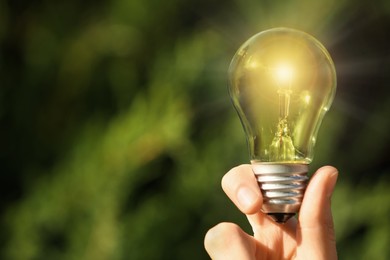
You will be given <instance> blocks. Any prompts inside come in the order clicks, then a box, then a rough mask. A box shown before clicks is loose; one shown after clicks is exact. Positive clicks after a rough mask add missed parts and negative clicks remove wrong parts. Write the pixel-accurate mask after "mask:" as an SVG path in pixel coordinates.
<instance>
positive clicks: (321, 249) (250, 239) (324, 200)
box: [204, 165, 338, 260]
mask: <svg viewBox="0 0 390 260" xmlns="http://www.w3.org/2000/svg"><path fill="white" fill-rule="evenodd" d="M337 176H338V172H337V169H335V168H333V167H331V166H325V167H322V168H320V169H319V170H318V171H317V172H316V173H315V174H314V176H313V177H312V178H311V180H310V182H309V184H308V186H307V189H306V192H305V196H304V198H303V202H302V206H301V209H300V214H299V218H298V220H297V219H296V218H291V219H290V220H288V221H287V222H286V223H285V224H278V223H276V222H274V221H273V220H271V219H270V218H269V217H268V216H267V215H266V214H264V213H263V212H261V211H260V209H261V205H262V196H261V192H260V189H259V187H258V184H257V181H256V178H255V176H254V174H253V171H252V168H251V166H250V165H241V166H238V167H236V168H233V169H232V170H230V171H229V172H228V173H227V174H226V175H225V176H224V177H223V179H222V188H223V190H224V191H225V193H226V194H227V195H228V197H229V198H230V199H231V200H232V201H233V202H234V204H235V205H236V206H237V207H238V208H239V209H240V211H241V212H242V213H244V214H246V216H247V218H248V220H249V223H250V225H251V226H252V229H253V233H254V235H253V236H250V235H248V234H246V233H245V232H244V231H243V230H242V229H241V228H240V227H239V226H237V225H235V224H233V223H220V224H218V225H217V226H215V227H213V228H211V229H210V230H209V231H208V232H207V234H206V237H205V241H204V243H205V248H206V251H207V252H208V253H209V255H210V257H211V258H212V259H214V260H218V259H221V260H222V259H223V260H228V259H239V260H244V259H300V260H301V259H310V260H313V259H314V260H317V259H318V260H321V259H326V260H334V259H337V252H336V241H335V233H334V228H333V219H332V213H331V206H330V204H331V203H330V199H331V195H332V192H333V189H334V186H335V184H336V180H337Z"/></svg>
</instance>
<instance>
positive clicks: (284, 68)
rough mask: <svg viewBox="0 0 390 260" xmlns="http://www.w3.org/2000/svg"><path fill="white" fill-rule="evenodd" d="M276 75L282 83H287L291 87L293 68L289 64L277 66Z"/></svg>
mask: <svg viewBox="0 0 390 260" xmlns="http://www.w3.org/2000/svg"><path fill="white" fill-rule="evenodd" d="M274 73H275V77H276V79H277V81H278V82H279V83H280V84H282V85H287V86H288V87H290V84H291V80H292V76H293V69H292V68H291V66H289V65H287V64H281V65H279V66H277V67H276V68H275V71H274Z"/></svg>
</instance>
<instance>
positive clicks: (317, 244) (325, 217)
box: [297, 166, 338, 259]
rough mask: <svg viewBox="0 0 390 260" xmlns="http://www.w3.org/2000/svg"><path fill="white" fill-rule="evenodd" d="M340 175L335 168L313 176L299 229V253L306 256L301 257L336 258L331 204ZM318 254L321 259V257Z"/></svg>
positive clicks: (303, 203) (302, 208)
mask: <svg viewBox="0 0 390 260" xmlns="http://www.w3.org/2000/svg"><path fill="white" fill-rule="evenodd" d="M337 176H338V172H337V169H335V168H334V167H331V166H325V167H322V168H320V169H319V170H318V171H317V172H316V173H315V174H314V176H313V177H312V179H311V181H310V183H309V185H308V187H307V189H306V192H305V196H304V198H303V202H302V206H301V211H300V215H299V224H298V228H297V243H298V249H299V250H298V253H304V257H303V255H302V256H301V257H302V258H307V259H314V258H313V257H314V256H316V258H315V259H336V258H337V253H336V243H335V233H334V228H333V218H332V212H331V203H330V199H331V196H332V193H333V190H334V186H335V184H336V181H337ZM319 253H321V254H322V257H319ZM298 258H299V257H298ZM299 259H300V258H299Z"/></svg>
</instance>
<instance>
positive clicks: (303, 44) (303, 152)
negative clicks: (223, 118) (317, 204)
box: [229, 28, 336, 223]
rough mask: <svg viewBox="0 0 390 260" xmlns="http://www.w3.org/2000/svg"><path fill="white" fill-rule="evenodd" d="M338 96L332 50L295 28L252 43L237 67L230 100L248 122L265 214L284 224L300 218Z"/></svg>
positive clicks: (270, 32)
mask: <svg viewBox="0 0 390 260" xmlns="http://www.w3.org/2000/svg"><path fill="white" fill-rule="evenodd" d="M335 91H336V71H335V68H334V65H333V61H332V59H331V57H330V55H329V53H328V52H327V50H326V49H325V47H324V46H323V45H322V44H321V43H320V42H319V41H318V40H316V39H315V38H314V37H312V36H311V35H309V34H307V33H304V32H301V31H298V30H294V29H288V28H274V29H270V30H267V31H263V32H261V33H258V34H256V35H254V36H253V37H251V38H250V39H249V40H247V41H246V42H245V43H244V44H243V45H242V46H241V47H240V48H239V49H238V51H237V52H236V54H235V55H234V57H233V59H232V61H231V64H230V67H229V93H230V96H231V99H232V102H233V105H234V107H235V109H236V110H237V112H238V115H239V117H240V119H241V123H242V125H243V128H244V131H245V134H246V139H247V143H248V146H249V152H250V160H251V164H252V169H253V172H254V174H255V175H256V178H257V180H258V183H259V186H260V189H261V191H262V194H263V207H262V211H263V212H265V213H266V214H268V215H269V216H271V217H272V219H274V220H275V221H276V222H280V223H284V222H286V221H287V220H288V219H289V218H290V217H292V216H294V215H295V213H297V212H298V211H299V208H300V206H301V202H302V198H303V195H304V191H305V189H306V184H307V181H308V177H307V173H308V165H309V163H310V162H311V161H312V159H313V151H314V150H313V148H314V145H315V143H316V136H317V132H318V129H319V127H320V124H321V121H322V119H323V117H324V115H325V113H326V112H327V111H328V109H329V107H330V105H331V103H332V100H333V97H334V94H335Z"/></svg>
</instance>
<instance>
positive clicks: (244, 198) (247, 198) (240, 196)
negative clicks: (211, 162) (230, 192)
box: [237, 187, 259, 209]
mask: <svg viewBox="0 0 390 260" xmlns="http://www.w3.org/2000/svg"><path fill="white" fill-rule="evenodd" d="M258 197H259V195H258V194H256V193H255V192H254V191H253V190H251V189H250V188H248V187H241V188H239V190H238V192H237V200H238V203H240V205H241V206H242V207H243V208H245V209H248V208H249V207H251V206H252V205H253V204H254V203H255V202H256V200H257V199H258Z"/></svg>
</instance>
